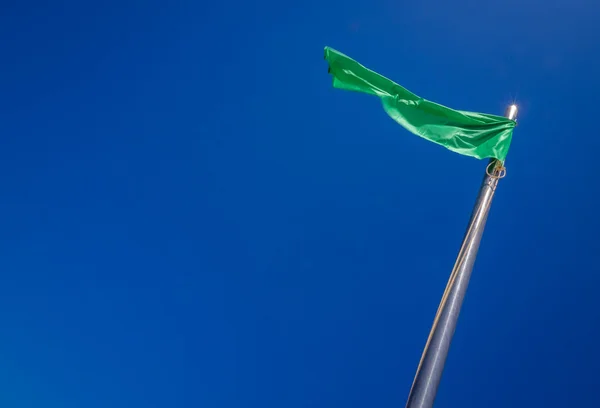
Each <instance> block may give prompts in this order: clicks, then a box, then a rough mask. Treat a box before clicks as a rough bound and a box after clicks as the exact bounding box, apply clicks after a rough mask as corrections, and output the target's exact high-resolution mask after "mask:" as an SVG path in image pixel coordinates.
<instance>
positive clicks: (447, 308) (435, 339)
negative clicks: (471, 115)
mask: <svg viewBox="0 0 600 408" xmlns="http://www.w3.org/2000/svg"><path fill="white" fill-rule="evenodd" d="M506 116H507V117H508V118H509V119H513V120H514V119H516V117H517V106H516V105H511V106H509V107H508V109H507V111H506ZM498 164H499V162H498V161H497V160H495V159H492V160H490V162H489V164H488V165H487V167H486V171H485V173H486V174H485V177H484V178H483V182H482V183H481V188H480V189H479V195H478V196H477V200H476V201H475V206H474V207H473V212H472V213H471V220H470V221H469V226H468V228H467V232H466V233H465V236H464V238H463V242H462V246H461V248H460V251H459V253H458V256H457V258H456V263H455V264H454V268H453V269H452V273H451V274H450V279H449V280H448V284H447V286H446V290H445V291H444V294H443V296H442V300H441V302H440V305H439V307H438V311H437V313H436V315H435V319H434V321H433V326H432V328H431V331H430V333H429V338H428V339H427V343H426V344H425V349H424V350H423V355H422V357H421V361H420V362H419V367H418V368H417V373H416V375H415V379H414V381H413V385H412V387H411V389H410V394H409V395H408V402H407V403H406V408H431V407H433V402H434V400H435V397H436V394H437V390H438V386H439V384H440V379H441V377H442V372H443V371H444V364H445V362H446V357H447V356H448V350H449V348H450V343H451V342H452V336H453V335H454V330H455V329H456V322H457V320H458V315H459V313H460V308H461V306H462V303H463V300H464V298H465V293H466V292H467V287H468V286H469V279H470V278H471V272H472V271H473V265H474V264H475V258H476V257H477V250H478V249H479V243H480V242H481V237H482V235H483V230H484V228H485V222H486V221H487V217H488V214H489V212H490V206H491V204H492V198H493V197H494V192H495V191H496V186H497V185H498V180H499V178H500V177H499V176H500V172H501V171H503V170H501V169H499V167H498ZM489 169H491V171H490V170H489Z"/></svg>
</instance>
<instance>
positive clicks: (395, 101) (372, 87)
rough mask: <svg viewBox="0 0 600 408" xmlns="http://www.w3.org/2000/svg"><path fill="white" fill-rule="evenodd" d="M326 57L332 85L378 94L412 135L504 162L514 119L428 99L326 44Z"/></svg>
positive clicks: (476, 155)
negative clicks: (461, 108)
mask: <svg viewBox="0 0 600 408" xmlns="http://www.w3.org/2000/svg"><path fill="white" fill-rule="evenodd" d="M325 59H326V60H327V62H328V63H329V72H330V73H331V74H333V86H334V87H335V88H340V89H346V90H350V91H358V92H364V93H367V94H371V95H376V96H378V97H379V98H380V99H381V101H382V102H383V108H384V109H385V111H386V112H387V114H388V115H389V116H390V117H391V118H392V119H394V120H395V121H396V122H398V123H399V124H401V125H402V126H404V127H405V128H406V129H407V130H409V131H410V132H412V133H414V134H415V135H418V136H421V137H423V138H425V139H427V140H430V141H432V142H434V143H437V144H440V145H442V146H444V147H446V148H447V149H450V150H452V151H453V152H456V153H460V154H463V155H465V156H472V157H476V158H478V159H484V158H488V157H490V158H492V157H493V158H496V159H498V160H500V161H502V162H504V159H505V158H506V154H507V153H508V148H509V147H510V141H511V139H512V133H513V129H514V127H515V124H516V123H515V121H513V120H510V119H507V118H505V117H502V116H496V115H488V114H485V113H475V112H466V111H459V110H454V109H450V108H447V107H445V106H442V105H438V104H437V103H434V102H430V101H428V100H426V99H423V98H421V97H419V96H417V95H415V94H413V93H412V92H410V91H408V90H407V89H404V88H403V87H401V86H400V85H398V84H396V83H394V82H393V81H391V80H389V79H387V78H385V77H383V76H381V75H379V74H378V73H376V72H373V71H371V70H370V69H368V68H366V67H364V66H362V65H361V64H359V63H358V62H356V61H354V60H353V59H351V58H349V57H347V56H346V55H344V54H342V53H340V52H338V51H336V50H334V49H331V48H329V47H326V48H325Z"/></svg>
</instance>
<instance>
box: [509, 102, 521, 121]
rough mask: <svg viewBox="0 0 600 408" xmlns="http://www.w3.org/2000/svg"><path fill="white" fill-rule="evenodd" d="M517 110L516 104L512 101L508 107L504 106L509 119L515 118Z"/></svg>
mask: <svg viewBox="0 0 600 408" xmlns="http://www.w3.org/2000/svg"><path fill="white" fill-rule="evenodd" d="M518 111H519V109H517V105H515V104H514V103H513V104H512V105H510V106H509V107H508V108H506V117H507V118H509V119H511V120H515V119H516V118H517V112H518Z"/></svg>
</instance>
